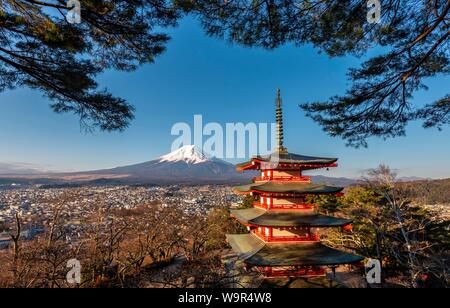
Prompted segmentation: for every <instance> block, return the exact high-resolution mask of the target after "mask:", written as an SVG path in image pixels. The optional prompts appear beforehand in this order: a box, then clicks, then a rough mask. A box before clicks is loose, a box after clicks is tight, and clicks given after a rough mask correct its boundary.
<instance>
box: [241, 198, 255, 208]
mask: <svg viewBox="0 0 450 308" xmlns="http://www.w3.org/2000/svg"><path fill="white" fill-rule="evenodd" d="M257 201H259V196H257V195H256V196H252V195H245V197H244V198H243V199H242V206H241V207H242V208H250V207H253V203H254V202H257Z"/></svg>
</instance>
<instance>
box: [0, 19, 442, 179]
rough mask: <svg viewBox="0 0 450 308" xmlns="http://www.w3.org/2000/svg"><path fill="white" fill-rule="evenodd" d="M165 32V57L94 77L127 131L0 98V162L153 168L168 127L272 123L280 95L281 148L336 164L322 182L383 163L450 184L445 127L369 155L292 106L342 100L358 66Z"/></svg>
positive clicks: (30, 95)
mask: <svg viewBox="0 0 450 308" xmlns="http://www.w3.org/2000/svg"><path fill="white" fill-rule="evenodd" d="M170 33H171V36H172V40H171V41H170V42H169V44H168V46H167V48H168V50H167V51H166V52H165V53H164V54H163V55H162V56H160V57H159V58H157V59H156V63H155V64H151V65H145V66H144V67H141V68H140V69H139V70H138V71H136V72H132V73H124V72H115V71H108V72H106V73H104V74H103V75H101V76H100V77H99V79H98V80H99V82H100V83H101V85H102V86H103V87H106V88H108V90H109V91H111V92H112V93H113V94H115V95H117V96H121V97H123V98H125V99H127V100H128V101H129V102H131V103H132V104H133V105H134V106H135V107H136V119H135V120H134V121H133V123H132V124H131V126H130V127H129V128H128V129H127V130H126V131H125V132H122V133H119V132H114V133H104V132H96V133H94V134H86V133H84V132H82V131H81V130H80V126H79V123H78V119H77V117H76V116H74V115H71V114H65V115H60V114H55V113H53V112H52V111H51V109H50V108H49V107H48V105H49V101H48V100H47V99H45V98H43V97H42V96H41V94H40V93H38V92H34V91H31V90H28V89H18V90H14V91H8V92H3V93H0V103H1V105H0V144H1V146H0V162H26V163H32V164H38V165H41V166H44V167H45V168H48V169H53V170H90V169H100V168H108V167H115V166H118V165H126V164H130V163H138V162H143V161H147V160H151V159H154V158H156V157H157V156H160V155H163V154H165V153H167V152H169V151H170V147H171V144H172V142H173V140H174V139H175V138H176V137H174V136H172V135H171V133H170V130H171V127H172V125H173V124H174V123H176V122H180V121H181V122H188V123H192V122H193V115H194V114H202V115H203V121H204V122H219V123H222V124H224V123H227V122H244V123H247V122H271V121H274V100H275V94H276V89H277V88H278V87H279V88H281V91H282V97H283V104H284V123H285V145H286V146H287V147H288V149H289V150H290V151H291V152H295V153H299V154H305V155H314V156H329V157H339V158H340V159H339V168H335V169H333V170H330V171H329V172H325V173H326V175H330V176H351V177H358V176H360V175H361V173H362V172H363V171H364V170H366V169H368V168H373V167H376V166H377V165H378V164H380V163H385V164H388V165H389V166H391V167H392V168H394V169H396V170H398V172H399V174H400V175H402V176H422V177H433V178H444V177H450V160H449V154H450V142H449V140H450V138H449V137H450V128H447V129H446V130H444V131H441V132H440V131H437V130H435V129H428V130H424V129H422V127H421V126H420V123H412V124H410V125H409V126H408V130H407V136H406V137H400V138H396V139H389V140H387V141H385V140H382V139H376V138H374V139H370V140H369V147H368V148H367V149H354V148H348V147H346V146H345V141H343V140H341V139H339V138H331V137H329V136H328V135H327V134H326V133H324V132H323V131H322V130H321V128H320V127H319V126H318V125H317V124H316V123H314V122H313V121H311V120H310V119H308V118H306V117H305V116H304V114H303V112H302V111H301V110H300V108H299V107H298V104H299V103H302V102H307V101H315V100H326V99H327V98H329V97H330V96H332V95H336V94H343V93H344V92H345V89H346V88H347V87H348V81H347V79H346V71H347V68H349V67H354V66H357V65H358V63H360V61H361V59H357V58H354V57H343V58H329V57H328V56H326V55H324V54H319V53H318V52H317V50H315V49H313V48H312V47H310V46H304V47H293V46H285V47H282V48H279V49H277V50H274V51H266V50H262V49H256V48H244V47H239V46H235V45H229V44H228V43H226V42H224V41H222V40H219V39H215V38H208V37H206V36H205V35H204V34H203V31H202V30H201V28H200V27H199V26H198V24H197V23H196V22H195V21H192V20H184V21H183V22H181V23H180V25H179V26H178V27H177V28H176V29H174V30H173V31H170ZM368 56H370V53H369V54H368ZM449 84H450V78H448V77H445V78H444V77H441V78H435V79H431V80H429V81H428V82H427V85H428V86H429V90H428V91H424V92H420V93H418V94H417V95H416V97H415V101H416V102H418V103H420V104H422V103H426V102H431V101H434V100H435V99H438V98H440V97H442V96H443V95H445V94H446V93H448V90H449ZM232 162H235V161H232Z"/></svg>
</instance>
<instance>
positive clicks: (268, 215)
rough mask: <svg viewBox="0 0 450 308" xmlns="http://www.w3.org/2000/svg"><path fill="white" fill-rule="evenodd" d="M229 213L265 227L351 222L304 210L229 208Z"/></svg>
mask: <svg viewBox="0 0 450 308" xmlns="http://www.w3.org/2000/svg"><path fill="white" fill-rule="evenodd" d="M230 212H231V214H232V215H233V216H234V217H236V219H238V220H239V221H241V222H244V223H246V224H251V225H257V226H267V227H300V226H311V227H341V226H345V225H348V224H349V223H351V220H348V219H343V218H337V217H333V216H326V215H321V214H318V213H315V212H314V211H305V210H300V211H299V210H296V211H295V210H294V211H289V210H283V211H273V210H269V211H267V210H264V209H259V208H249V209H242V210H231V211H230Z"/></svg>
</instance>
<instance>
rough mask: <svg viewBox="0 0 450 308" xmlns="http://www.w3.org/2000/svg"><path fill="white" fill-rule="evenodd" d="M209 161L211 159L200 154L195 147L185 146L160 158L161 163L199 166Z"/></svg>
mask: <svg viewBox="0 0 450 308" xmlns="http://www.w3.org/2000/svg"><path fill="white" fill-rule="evenodd" d="M209 160H210V159H209V157H208V156H206V155H205V154H203V153H202V152H200V151H199V150H198V149H197V148H196V147H195V145H185V146H183V147H181V148H179V149H177V150H175V151H173V152H171V153H169V154H166V155H163V156H161V157H160V158H159V161H160V162H178V161H184V162H186V163H188V164H199V163H203V162H206V161H209Z"/></svg>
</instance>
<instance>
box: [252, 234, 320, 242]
mask: <svg viewBox="0 0 450 308" xmlns="http://www.w3.org/2000/svg"><path fill="white" fill-rule="evenodd" d="M255 235H256V236H258V237H259V238H260V239H262V240H263V241H265V242H270V243H291V242H317V241H319V240H320V236H319V235H318V234H305V235H303V236H273V235H272V236H271V235H269V236H267V235H264V234H261V233H260V232H255Z"/></svg>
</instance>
